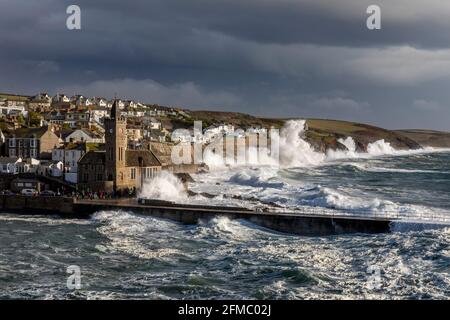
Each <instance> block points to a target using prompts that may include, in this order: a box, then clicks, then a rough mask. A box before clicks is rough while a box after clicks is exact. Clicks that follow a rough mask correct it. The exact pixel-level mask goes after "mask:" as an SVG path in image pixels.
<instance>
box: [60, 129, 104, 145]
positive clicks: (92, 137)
mask: <svg viewBox="0 0 450 320" xmlns="http://www.w3.org/2000/svg"><path fill="white" fill-rule="evenodd" d="M64 142H66V143H85V142H88V143H104V142H105V139H104V138H103V137H102V136H100V135H97V134H95V133H93V132H92V131H90V130H87V129H78V130H75V131H73V132H72V133H70V134H67V135H66V136H65V138H64Z"/></svg>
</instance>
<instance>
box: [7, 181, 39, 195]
mask: <svg viewBox="0 0 450 320" xmlns="http://www.w3.org/2000/svg"><path fill="white" fill-rule="evenodd" d="M44 187H45V186H44V184H43V183H42V182H39V180H35V179H20V178H17V179H14V180H13V181H11V190H12V191H14V192H21V191H22V190H23V189H34V190H36V191H37V192H41V191H42V190H44Z"/></svg>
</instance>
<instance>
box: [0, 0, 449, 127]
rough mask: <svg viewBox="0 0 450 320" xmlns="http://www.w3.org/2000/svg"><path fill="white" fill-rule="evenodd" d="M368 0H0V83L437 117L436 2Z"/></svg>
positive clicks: (195, 101) (271, 107) (443, 114)
mask: <svg viewBox="0 0 450 320" xmlns="http://www.w3.org/2000/svg"><path fill="white" fill-rule="evenodd" d="M130 2H131V3H130ZM373 2H374V1H366V0H361V1H356V0H341V1H325V0H245V1H242V0H240V1H237V0H214V1H212V0H189V1H188V0H151V1H128V2H125V1H118V0H117V1H116V0H97V1H87V0H77V1H75V3H76V4H78V5H79V6H80V7H81V10H82V30H81V31H69V30H67V29H66V28H65V20H66V17H67V15H66V14H65V10H66V7H67V6H68V5H70V4H74V2H73V1H60V0H40V1H25V0H2V1H0V9H1V12H2V19H0V41H1V43H2V48H3V49H2V50H0V69H1V70H2V71H3V72H2V73H1V74H0V91H16V92H23V93H34V92H37V91H41V90H46V91H50V92H52V93H54V92H55V91H57V90H58V91H59V90H62V91H65V92H66V93H67V94H74V93H83V94H87V95H106V96H112V95H113V94H114V93H115V92H117V93H118V94H120V95H123V96H125V97H129V98H135V99H141V100H144V101H146V102H157V103H162V104H175V105H183V106H186V107H193V108H199V109H208V108H209V109H226V110H238V111H246V112H250V113H256V114H260V115H270V116H310V117H326V118H341V119H342V118H345V119H349V120H359V121H368V122H371V123H376V124H380V125H385V126H388V127H411V126H414V127H435V128H444V129H450V125H449V124H448V123H447V122H448V121H446V120H444V119H448V118H449V116H450V111H449V106H448V103H447V101H448V100H449V99H448V98H449V93H448V89H447V87H448V85H449V83H450V48H449V45H450V41H449V40H450V32H448V30H449V29H450V2H448V3H447V2H443V1H439V0H432V1H426V2H425V1H420V0H409V1H406V0H398V1H395V3H393V1H388V0H379V1H375V2H377V3H378V4H379V5H380V6H381V8H382V30H381V31H368V30H367V28H365V19H366V13H365V10H366V8H367V6H368V5H369V4H372V3H373Z"/></svg>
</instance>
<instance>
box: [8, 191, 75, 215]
mask: <svg viewBox="0 0 450 320" xmlns="http://www.w3.org/2000/svg"><path fill="white" fill-rule="evenodd" d="M0 211H3V212H13V213H15V212H16V213H26V214H60V215H64V216H75V215H77V214H76V211H75V209H74V202H73V199H72V198H66V197H27V196H21V195H0Z"/></svg>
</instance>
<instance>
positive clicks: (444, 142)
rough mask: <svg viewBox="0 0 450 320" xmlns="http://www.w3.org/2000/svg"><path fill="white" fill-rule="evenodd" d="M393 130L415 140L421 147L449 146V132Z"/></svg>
mask: <svg viewBox="0 0 450 320" xmlns="http://www.w3.org/2000/svg"><path fill="white" fill-rule="evenodd" d="M395 132H397V133H399V134H401V135H403V136H405V137H408V138H410V139H412V140H414V141H416V142H417V143H419V144H420V145H421V146H422V147H434V148H450V132H443V131H434V130H419V129H406V130H395Z"/></svg>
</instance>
